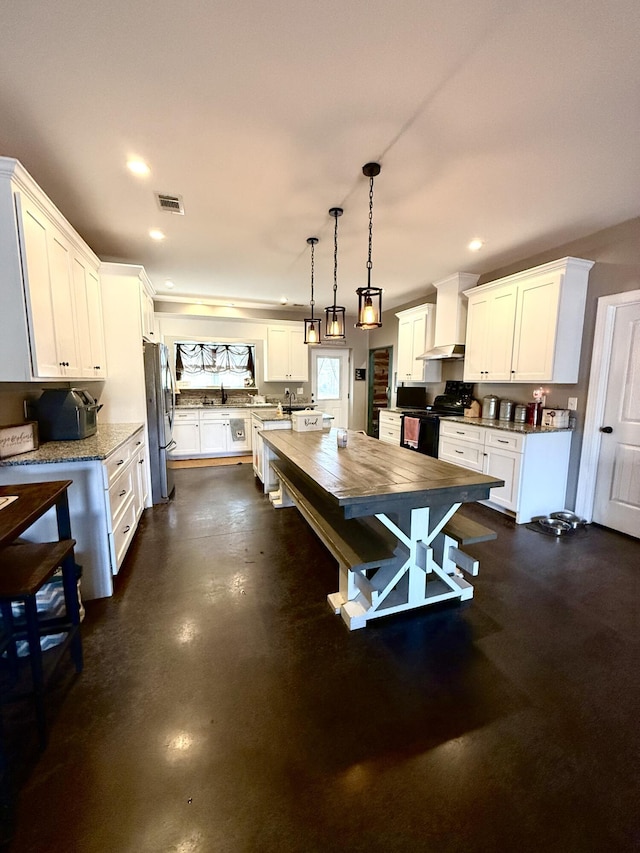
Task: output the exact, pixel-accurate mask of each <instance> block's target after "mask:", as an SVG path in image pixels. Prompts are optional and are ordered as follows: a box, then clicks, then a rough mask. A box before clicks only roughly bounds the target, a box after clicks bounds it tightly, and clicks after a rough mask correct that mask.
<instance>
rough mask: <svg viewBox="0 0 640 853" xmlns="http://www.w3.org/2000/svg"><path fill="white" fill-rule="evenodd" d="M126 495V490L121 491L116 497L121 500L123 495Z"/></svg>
mask: <svg viewBox="0 0 640 853" xmlns="http://www.w3.org/2000/svg"><path fill="white" fill-rule="evenodd" d="M126 494H127V490H126V489H123V490H122V491H121V492H120V494H119V495H118V497H119V498H121V497H122V496H123V495H126Z"/></svg>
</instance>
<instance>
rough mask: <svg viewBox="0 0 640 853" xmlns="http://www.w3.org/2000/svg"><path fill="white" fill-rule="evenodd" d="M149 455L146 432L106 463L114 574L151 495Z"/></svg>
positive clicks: (108, 457)
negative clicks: (148, 478) (147, 464)
mask: <svg viewBox="0 0 640 853" xmlns="http://www.w3.org/2000/svg"><path fill="white" fill-rule="evenodd" d="M145 454H146V441H145V438H144V430H139V431H138V432H137V433H135V435H133V436H131V438H130V439H128V441H126V442H125V443H124V444H123V445H121V446H120V447H119V448H118V449H117V450H116V451H115V452H114V453H112V454H111V455H110V456H107V458H106V459H105V460H104V462H103V463H102V469H103V476H104V484H105V491H106V507H107V525H108V529H109V550H110V552H111V570H112V572H113V574H114V575H116V574H118V572H119V570H120V566H121V565H122V561H123V560H124V556H125V554H126V553H127V549H128V547H129V545H130V544H131V540H132V539H133V537H134V534H135V532H136V528H137V526H138V520H139V518H140V516H141V515H142V510H143V509H144V504H145V500H146V497H147V494H148V483H147V482H146V481H147V476H146V466H145V464H144V462H145Z"/></svg>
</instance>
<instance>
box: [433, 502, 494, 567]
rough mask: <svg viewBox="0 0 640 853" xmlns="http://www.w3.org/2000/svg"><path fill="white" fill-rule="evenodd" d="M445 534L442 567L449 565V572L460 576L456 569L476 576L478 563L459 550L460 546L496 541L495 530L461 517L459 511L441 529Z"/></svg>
mask: <svg viewBox="0 0 640 853" xmlns="http://www.w3.org/2000/svg"><path fill="white" fill-rule="evenodd" d="M442 532H443V533H444V534H445V537H446V539H445V543H444V553H443V565H445V562H448V564H449V570H453V571H454V572H455V573H456V574H458V575H459V574H460V572H459V570H458V567H459V568H460V569H464V571H465V572H468V573H469V574H470V575H477V574H478V571H479V567H480V563H479V561H478V560H476V559H475V558H474V557H471V556H469V554H466V553H465V552H464V551H461V550H460V547H459V546H460V545H474V544H476V543H477V542H490V541H491V540H492V539H497V538H498V534H497V533H496V532H495V530H491V528H489V527H485V526H484V524H480V522H479V521H474V520H473V519H472V518H468V517H467V516H466V515H463V514H462V513H461V512H460V510H458V512H456V514H455V515H454V516H453V518H451V519H450V520H449V521H448V522H447V523H446V524H445V526H444V527H443V528H442Z"/></svg>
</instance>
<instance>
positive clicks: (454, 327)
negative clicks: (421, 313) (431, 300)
mask: <svg viewBox="0 0 640 853" xmlns="http://www.w3.org/2000/svg"><path fill="white" fill-rule="evenodd" d="M479 278H480V276H479V275H474V274H473V273H469V272H458V273H455V274H454V275H451V276H449V277H448V278H445V279H443V280H442V281H436V282H434V285H433V286H434V287H435V289H436V290H437V292H438V298H437V300H436V329H435V335H434V339H433V347H432V348H431V349H428V350H427V351H426V352H423V353H422V354H421V355H419V356H418V358H421V359H424V360H434V359H446V358H464V341H465V336H466V330H467V298H466V296H464V295H463V293H462V291H463V290H468V289H469V288H470V287H475V285H476V283H477V281H478V279H479Z"/></svg>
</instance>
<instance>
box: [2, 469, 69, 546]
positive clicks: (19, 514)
mask: <svg viewBox="0 0 640 853" xmlns="http://www.w3.org/2000/svg"><path fill="white" fill-rule="evenodd" d="M72 482H73V481H72V480H54V481H53V482H51V483H23V484H21V485H16V486H11V485H8V486H0V545H5V544H7V543H9V542H12V541H13V540H14V539H16V538H17V537H18V536H20V535H21V534H22V533H24V531H25V530H27V528H29V527H31V525H32V524H33V523H34V521H37V520H38V519H39V518H40V516H41V515H44V513H45V512H47V510H49V509H51V507H52V506H54V505H55V504H56V503H57V502H58V500H59V499H60V498H61V496H62V495H63V494H64V493H65V492H66V490H67V489H68V488H69V486H70V485H71V483H72ZM12 495H17V496H18V500H15V501H13V502H12V503H10V504H7V505H6V506H3V504H4V502H3V500H2V498H3V497H8V496H12Z"/></svg>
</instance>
